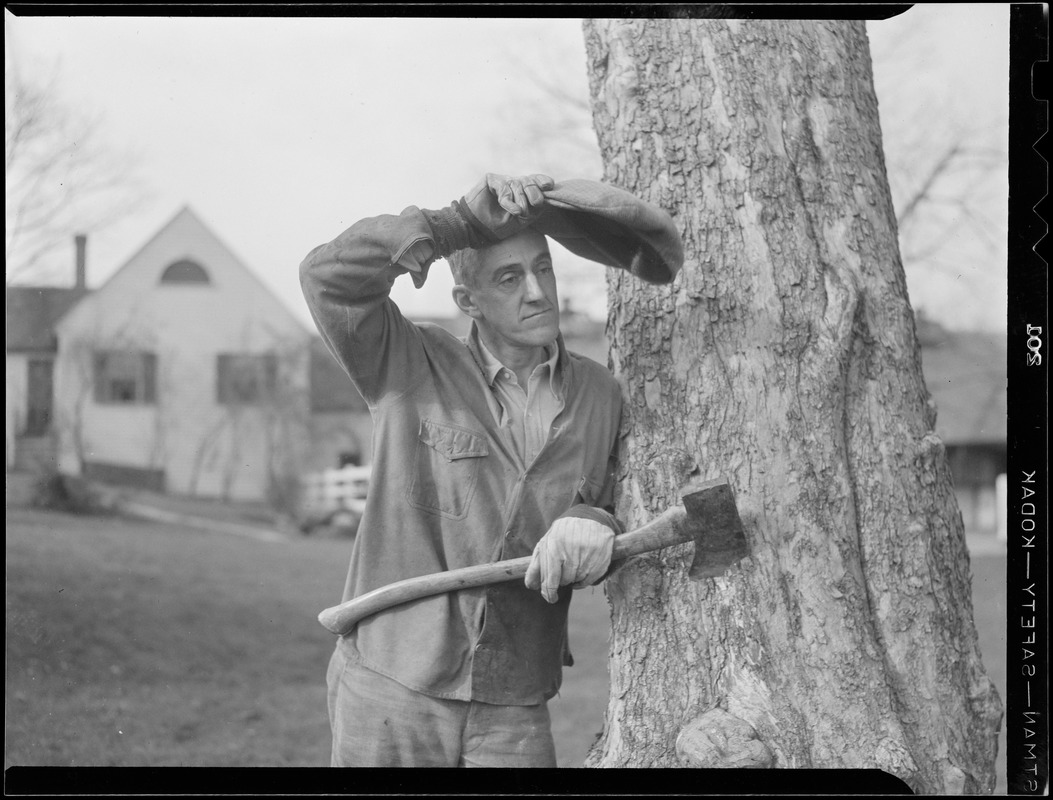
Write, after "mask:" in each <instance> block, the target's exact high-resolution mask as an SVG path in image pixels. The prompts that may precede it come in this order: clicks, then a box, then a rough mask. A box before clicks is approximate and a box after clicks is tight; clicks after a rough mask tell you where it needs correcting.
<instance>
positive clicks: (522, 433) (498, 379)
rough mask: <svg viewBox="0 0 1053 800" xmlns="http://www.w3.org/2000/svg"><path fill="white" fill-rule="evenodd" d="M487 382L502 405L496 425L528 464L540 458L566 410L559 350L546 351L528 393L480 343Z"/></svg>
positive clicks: (506, 368)
mask: <svg viewBox="0 0 1053 800" xmlns="http://www.w3.org/2000/svg"><path fill="white" fill-rule="evenodd" d="M479 353H480V355H481V357H482V360H483V368H484V370H485V374H486V378H487V382H488V383H489V384H490V390H491V391H492V392H493V393H494V397H496V399H497V401H498V403H499V404H500V410H501V415H500V417H498V418H497V424H498V425H500V427H501V430H502V431H503V432H506V433H507V435H508V436H509V437H511V439H512V442H513V446H514V447H515V450H516V452H517V453H518V454H519V455H520V457H521V458H522V459H523V462H524V463H525V464H530V463H532V462H533V461H534V459H535V458H537V454H538V453H540V452H541V448H542V447H544V446H545V443H546V442H547V441H548V436H549V432H550V431H551V430H552V423H553V422H554V421H555V419H556V416H557V415H558V414H559V412H560V411H562V410H563V393H562V381H561V380H560V377H561V376H560V374H559V348H558V347H557V346H556V343H555V342H553V343H552V344H551V345H549V346H548V347H546V348H545V355H546V356H547V360H546V361H544V362H543V363H541V364H538V365H537V366H536V367H534V371H533V372H532V373H531V374H530V378H529V380H528V381H527V386H526V389H524V388H523V386H522V385H521V384H520V383H519V379H518V378H516V374H515V373H514V372H513V371H512V370H510V369H509V368H508V367H506V366H505V365H504V364H502V363H501V362H500V361H499V360H498V359H497V357H496V356H495V355H494V354H493V353H491V352H490V350H489V349H488V348H487V346H486V345H485V344H484V343H483V341H482V339H481V338H480V339H479Z"/></svg>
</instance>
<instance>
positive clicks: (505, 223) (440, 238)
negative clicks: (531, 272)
mask: <svg viewBox="0 0 1053 800" xmlns="http://www.w3.org/2000/svg"><path fill="white" fill-rule="evenodd" d="M555 185H556V183H555V181H553V180H552V178H550V177H548V175H524V176H522V177H518V178H510V177H509V176H507V175H497V174H496V173H492V172H491V173H487V175H486V177H484V178H483V179H482V180H481V181H480V182H479V183H478V184H476V185H475V186H474V187H473V188H472V190H471V191H470V192H468V194H466V195H465V196H464V197H462V198H461V199H460V200H455V201H454V202H453V203H452V204H451V205H450V207H449V208H445V209H440V210H438V211H431V210H428V209H422V212H423V214H424V217H425V219H426V220H427V221H428V224H429V225H430V226H431V229H432V234H433V236H434V239H435V243H436V254H437V255H440V256H447V255H449V254H450V253H452V252H453V251H455V250H462V249H464V248H469V247H470V248H476V249H478V248H480V247H486V246H487V245H491V244H494V243H495V242H499V241H501V240H502V239H507V238H508V237H509V236H512V235H514V234H516V233H519V232H520V231H522V230H524V229H525V228H528V227H529V226H530V224H531V223H532V222H533V221H534V220H535V219H537V217H538V216H539V215H540V214H541V210H542V208H543V207H544V204H545V195H544V194H543V192H544V191H545V190H546V189H551V188H552V187H553V186H555Z"/></svg>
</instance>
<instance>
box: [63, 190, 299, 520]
mask: <svg viewBox="0 0 1053 800" xmlns="http://www.w3.org/2000/svg"><path fill="white" fill-rule="evenodd" d="M55 332H56V335H57V354H56V358H55V370H54V415H53V429H54V432H55V434H56V438H57V447H58V458H57V460H58V468H59V470H60V471H61V472H63V473H66V474H73V475H83V476H84V477H87V478H89V479H98V480H102V481H110V482H119V483H128V484H133V485H137V486H141V487H144V488H150V489H155V490H161V491H167V492H172V493H177V494H187V495H196V496H203V497H217V498H225V499H236V500H262V499H264V498H272V497H274V496H275V494H276V493H281V492H283V491H286V490H287V489H288V486H289V485H291V482H292V481H294V480H295V477H296V476H297V475H298V473H299V471H300V469H301V465H302V462H303V459H304V453H305V450H306V448H307V447H308V446H309V440H308V437H307V435H306V431H307V430H308V423H309V414H310V411H309V402H308V392H309V359H308V347H309V343H310V339H311V333H309V332H308V331H307V329H306V328H305V327H304V326H303V324H302V323H301V322H300V321H299V320H298V319H296V318H295V317H294V316H293V314H292V313H291V312H290V311H289V309H288V308H286V306H285V305H284V304H283V303H282V302H281V301H280V300H279V299H278V298H277V297H275V296H274V294H273V293H272V292H271V291H270V290H269V289H268V288H267V287H266V286H264V285H263V283H262V282H261V281H260V280H259V279H258V278H257V277H256V275H255V274H254V273H253V272H252V271H251V270H250V269H248V268H247V267H246V266H245V265H244V264H243V263H242V262H241V261H240V260H239V259H238V258H237V256H235V255H234V254H233V253H232V252H231V251H230V250H229V249H228V248H227V247H226V246H225V245H224V244H223V242H221V241H220V240H219V239H218V238H217V237H216V235H215V234H214V233H213V232H212V231H211V230H210V229H209V228H208V227H207V226H206V225H205V224H204V223H203V222H202V221H201V220H200V219H199V218H198V217H197V215H195V214H194V212H193V211H191V210H190V209H189V208H183V209H182V210H181V211H179V213H177V214H176V215H175V217H174V218H173V219H171V220H170V221H169V222H168V223H167V224H166V225H164V226H163V227H162V228H161V229H160V231H158V232H157V233H156V234H155V235H154V236H153V237H152V238H151V239H150V240H149V241H148V242H147V243H146V244H145V245H143V247H142V248H141V249H140V250H139V251H138V252H137V253H136V254H135V255H134V256H132V258H131V259H129V260H128V261H127V262H126V263H125V264H124V265H123V266H122V267H121V268H120V269H118V270H117V271H116V272H115V273H114V274H113V275H112V276H111V277H110V278H109V279H108V280H107V281H106V282H105V283H104V284H103V285H102V286H100V287H99V288H98V289H96V290H95V291H93V292H91V293H88V294H85V295H84V296H83V297H82V298H81V299H80V300H79V302H77V303H76V304H75V305H73V306H72V307H71V308H70V309H69V310H68V311H67V312H66V313H65V314H64V315H63V316H62V317H61V319H59V320H58V323H57V325H56V327H55Z"/></svg>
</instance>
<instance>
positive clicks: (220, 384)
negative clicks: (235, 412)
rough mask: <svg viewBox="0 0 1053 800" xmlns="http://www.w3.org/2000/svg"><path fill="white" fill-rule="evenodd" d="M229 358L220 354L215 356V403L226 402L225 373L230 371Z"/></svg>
mask: <svg viewBox="0 0 1053 800" xmlns="http://www.w3.org/2000/svg"><path fill="white" fill-rule="evenodd" d="M229 364H230V356H228V355H226V354H224V353H220V354H219V355H217V356H216V402H217V403H226V402H228V397H227V395H228V394H229V393H228V392H227V373H228V372H229V370H230V366H229Z"/></svg>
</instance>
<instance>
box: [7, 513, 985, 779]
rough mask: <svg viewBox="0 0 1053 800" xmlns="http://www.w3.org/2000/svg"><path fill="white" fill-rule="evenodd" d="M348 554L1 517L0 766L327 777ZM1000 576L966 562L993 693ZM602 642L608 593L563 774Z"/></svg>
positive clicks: (577, 745) (591, 596) (566, 698)
mask: <svg viewBox="0 0 1053 800" xmlns="http://www.w3.org/2000/svg"><path fill="white" fill-rule="evenodd" d="M349 548H350V545H349V543H348V542H347V541H346V540H337V539H319V538H294V539H289V540H288V541H286V542H278V543H274V542H258V541H254V540H251V539H246V538H242V537H237V536H229V535H223V534H216V533H208V532H203V531H196V530H191V529H186V528H181V527H178V526H175V525H169V524H162V523H147V522H139V521H132V520H126V519H120V518H113V517H92V516H84V517H77V516H70V515H65V514H59V513H53V512H43V511H30V510H20V509H8V512H7V664H6V666H7V671H6V697H7V714H6V733H7V736H6V739H5V753H4V755H5V767H10V766H16V765H26V766H44V765H47V766H221V767H248V766H282V767H314V766H326V765H327V764H328V759H329V726H328V720H327V717H326V698H325V671H326V666H327V664H328V659H329V655H330V653H331V652H332V648H333V645H334V639H333V637H332V635H331V634H329V633H328V632H327V631H325V630H324V629H323V628H322V627H321V626H320V625H319V624H318V622H317V620H316V616H317V614H318V612H319V611H320V610H321V609H323V608H325V607H326V606H329V605H332V604H333V603H334V602H337V601H338V600H339V593H340V590H341V588H342V587H343V582H344V576H345V571H346V568H347V561H348V557H349ZM1004 571H1005V559H1004V558H999V557H985V558H974V559H973V572H974V576H975V579H974V593H976V594H977V595H978V600H977V602H976V606H977V609H976V612H977V625H978V627H979V629H980V632H981V645H982V647H983V652H984V655H985V664H986V665H987V668H988V672H989V674H990V675H991V678H992V680H994V681H995V683H996V685H997V686H998V687H999V690H1000V691H1002V692H1003V696H1004V686H1005V666H1004V652H1005V649H1004V648H1005V645H1004V624H1005V623H1004V620H1005V589H1004ZM607 632H608V620H607V604H606V600H605V599H604V596H603V592H602V590H601V589H586V590H582V591H579V592H578V593H577V594H576V596H575V600H574V604H573V606H572V609H571V647H572V649H573V652H574V657H575V661H576V664H575V666H574V667H572V668H570V669H567V670H565V672H564V675H565V678H564V685H563V689H562V691H561V693H560V695H559V696H558V697H557V698H555V699H554V700H553V701H552V703H551V710H552V717H553V731H554V735H555V737H556V747H557V755H558V759H559V764H560V766H571V767H573V766H580V765H581V764H582V762H583V760H584V758H585V754H586V752H587V750H588V748H589V746H590V745H591V744H592V742H593V741H594V739H595V737H596V735H597V734H598V733H599V731H600V729H601V728H602V724H603V712H604V709H605V706H606V698H607V674H606V669H607V665H606V651H607ZM1003 746H1004V736H1003ZM1000 763H1001V761H1000ZM1002 772H1003V773H1004V768H1003V769H1002ZM1000 785H1001V786H1002V787H1003V788H1002V790H1003V791H1004V785H1005V783H1004V774H1001V775H1000Z"/></svg>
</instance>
